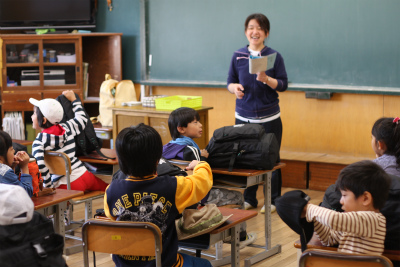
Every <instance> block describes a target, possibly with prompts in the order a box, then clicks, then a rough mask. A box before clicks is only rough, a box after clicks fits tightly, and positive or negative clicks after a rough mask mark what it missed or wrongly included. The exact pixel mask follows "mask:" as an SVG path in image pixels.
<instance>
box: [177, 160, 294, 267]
mask: <svg viewBox="0 0 400 267" xmlns="http://www.w3.org/2000/svg"><path fill="white" fill-rule="evenodd" d="M169 161H170V162H171V163H172V164H176V165H178V166H179V167H181V168H182V169H185V167H186V166H187V165H188V164H189V162H188V161H183V160H176V159H171V160H169ZM285 166H286V164H285V163H278V164H277V165H276V166H275V167H274V168H273V169H272V170H250V169H233V171H232V172H229V171H228V169H227V168H226V169H225V168H212V169H211V171H212V173H213V174H214V185H213V187H222V188H241V189H246V188H247V187H250V186H252V185H257V184H260V183H263V182H264V183H266V184H265V187H264V205H265V246H258V245H250V246H253V247H260V248H264V251H263V252H261V253H259V254H257V255H255V256H252V257H250V258H247V259H245V261H244V264H245V267H249V266H251V265H252V264H254V263H256V262H259V261H261V260H264V259H266V258H268V257H271V256H273V255H275V254H277V253H280V252H281V245H280V244H277V245H275V246H274V247H271V232H272V231H271V178H272V172H273V171H274V170H277V169H281V168H283V167H285ZM190 172H191V171H189V172H188V174H190ZM215 175H218V176H221V175H223V177H218V178H216V177H215ZM217 250H218V248H217ZM218 253H219V252H218V251H217V254H218Z"/></svg>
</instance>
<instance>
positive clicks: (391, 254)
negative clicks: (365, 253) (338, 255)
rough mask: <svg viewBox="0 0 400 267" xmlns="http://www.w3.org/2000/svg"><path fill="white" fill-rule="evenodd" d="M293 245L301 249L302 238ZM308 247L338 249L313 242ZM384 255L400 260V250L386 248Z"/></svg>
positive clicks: (393, 259)
mask: <svg viewBox="0 0 400 267" xmlns="http://www.w3.org/2000/svg"><path fill="white" fill-rule="evenodd" d="M293 245H294V247H295V248H297V249H301V243H300V240H296V241H295V242H294V244H293ZM307 249H321V250H330V251H337V247H326V246H318V245H312V244H307ZM382 255H383V256H385V257H387V258H388V259H390V260H392V261H400V250H388V249H385V250H384V251H383V253H382Z"/></svg>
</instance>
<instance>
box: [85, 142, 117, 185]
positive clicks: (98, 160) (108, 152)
mask: <svg viewBox="0 0 400 267" xmlns="http://www.w3.org/2000/svg"><path fill="white" fill-rule="evenodd" d="M100 151H101V152H102V153H103V154H104V155H105V156H108V157H111V158H115V159H107V160H104V158H103V157H101V156H100V155H99V154H97V152H96V151H94V152H92V153H90V154H89V155H90V156H91V157H93V158H89V157H86V156H80V157H78V159H79V160H80V161H82V162H87V163H90V164H95V165H108V166H110V165H111V166H112V174H111V177H112V175H113V174H114V173H116V172H117V171H118V170H119V165H118V158H117V152H116V151H115V149H111V148H102V149H100ZM95 175H96V176H98V177H99V178H100V179H102V180H104V181H105V182H106V183H110V182H111V181H110V179H105V178H104V177H103V176H108V178H110V177H109V175H102V174H96V173H95Z"/></svg>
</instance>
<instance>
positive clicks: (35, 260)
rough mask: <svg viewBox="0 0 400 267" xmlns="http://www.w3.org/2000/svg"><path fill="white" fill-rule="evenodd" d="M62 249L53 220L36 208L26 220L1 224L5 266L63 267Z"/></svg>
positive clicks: (0, 252)
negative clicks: (30, 218) (27, 220)
mask: <svg viewBox="0 0 400 267" xmlns="http://www.w3.org/2000/svg"><path fill="white" fill-rule="evenodd" d="M63 248H64V238H63V237H62V236H61V235H59V234H56V233H54V228H53V222H52V221H51V220H49V219H47V218H46V217H45V216H43V215H42V214H40V213H38V212H36V211H35V212H34V213H33V216H32V220H31V221H29V222H27V223H21V224H12V225H0V265H1V266H2V267H22V266H30V267H54V266H56V267H64V266H67V265H66V263H65V260H64V258H63V256H62V255H63Z"/></svg>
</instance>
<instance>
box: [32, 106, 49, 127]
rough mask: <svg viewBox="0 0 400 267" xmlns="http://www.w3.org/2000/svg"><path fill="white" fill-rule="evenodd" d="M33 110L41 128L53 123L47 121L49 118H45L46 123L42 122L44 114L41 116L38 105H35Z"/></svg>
mask: <svg viewBox="0 0 400 267" xmlns="http://www.w3.org/2000/svg"><path fill="white" fill-rule="evenodd" d="M35 112H36V118H37V121H38V123H39V127H41V128H43V129H47V128H50V127H51V126H53V125H54V124H52V123H51V122H49V120H46V123H45V124H43V118H44V116H43V113H42V112H41V111H40V108H39V107H37V106H35Z"/></svg>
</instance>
